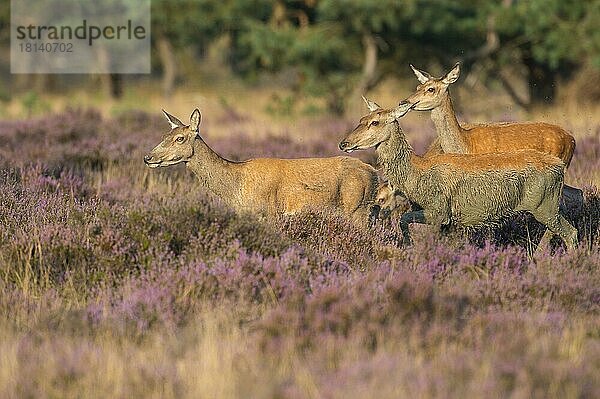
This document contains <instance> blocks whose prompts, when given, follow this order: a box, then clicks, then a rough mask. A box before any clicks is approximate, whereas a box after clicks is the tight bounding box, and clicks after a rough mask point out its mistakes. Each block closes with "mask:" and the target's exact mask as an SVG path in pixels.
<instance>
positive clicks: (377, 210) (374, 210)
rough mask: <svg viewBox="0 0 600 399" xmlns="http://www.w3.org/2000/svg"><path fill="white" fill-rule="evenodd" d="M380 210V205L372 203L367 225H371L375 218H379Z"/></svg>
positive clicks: (373, 223) (375, 220)
mask: <svg viewBox="0 0 600 399" xmlns="http://www.w3.org/2000/svg"><path fill="white" fill-rule="evenodd" d="M380 212H381V207H380V206H379V205H373V206H372V207H371V212H370V213H369V227H373V226H374V225H375V222H377V219H379V213H380Z"/></svg>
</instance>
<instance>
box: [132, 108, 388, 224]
mask: <svg viewBox="0 0 600 399" xmlns="http://www.w3.org/2000/svg"><path fill="white" fill-rule="evenodd" d="M163 113H164V114H165V117H166V118H167V121H168V122H169V124H170V125H171V130H170V131H169V132H168V133H167V134H165V135H164V137H163V139H162V141H161V142H160V143H159V144H158V145H157V146H156V147H154V149H152V151H150V153H148V155H146V156H145V157H144V162H145V163H146V165H148V166H149V167H151V168H156V167H159V166H170V165H175V164H178V163H180V162H184V163H185V164H186V166H187V167H188V168H189V169H190V170H191V171H192V172H194V174H195V175H196V177H197V178H198V180H199V181H200V184H201V185H202V186H203V187H205V188H206V189H208V190H209V191H211V192H212V193H213V194H215V195H216V196H218V197H220V198H221V199H222V200H223V201H224V202H225V203H226V204H227V205H229V206H230V207H232V208H233V209H234V210H236V211H239V212H255V213H260V214H266V215H273V214H276V213H283V214H291V213H295V212H298V211H300V210H301V209H303V208H306V207H312V208H318V209H322V208H323V207H328V208H334V209H338V210H340V211H342V212H343V213H345V214H347V215H350V216H352V217H353V218H354V219H356V220H357V221H359V222H363V221H364V222H366V221H367V220H368V219H369V217H370V216H371V215H370V212H371V211H372V209H371V207H372V205H373V200H374V195H375V190H376V189H377V184H378V177H377V172H376V171H375V169H374V168H373V167H371V166H370V165H367V164H365V163H363V162H361V161H360V160H358V159H355V158H351V157H331V158H303V159H276V158H257V159H250V160H247V161H243V162H232V161H228V160H226V159H225V158H223V157H221V156H220V155H219V154H217V153H216V152H214V151H213V150H212V149H211V148H210V147H209V146H208V145H207V144H206V143H205V142H204V140H202V138H201V137H200V134H199V126H200V121H201V115H200V111H199V110H198V109H195V110H194V112H193V113H192V115H191V116H190V124H189V126H186V125H184V124H183V123H182V122H181V121H180V120H179V119H177V118H176V117H174V116H173V115H170V114H168V113H167V112H165V111H163Z"/></svg>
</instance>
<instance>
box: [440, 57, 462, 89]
mask: <svg viewBox="0 0 600 399" xmlns="http://www.w3.org/2000/svg"><path fill="white" fill-rule="evenodd" d="M459 76H460V63H459V62H457V63H456V64H455V65H454V67H453V68H452V69H451V70H450V71H449V72H448V73H447V74H446V76H444V77H443V78H442V83H444V84H446V85H449V84H452V83H454V82H456V81H457V80H458V77H459Z"/></svg>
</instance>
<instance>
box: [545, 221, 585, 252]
mask: <svg viewBox="0 0 600 399" xmlns="http://www.w3.org/2000/svg"><path fill="white" fill-rule="evenodd" d="M534 216H535V215H534ZM536 219H537V217H536ZM538 222H542V221H541V220H539V219H538ZM542 223H543V222H542ZM544 224H545V225H546V232H545V233H544V236H543V237H542V240H541V241H540V244H539V245H538V248H537V250H536V252H538V251H539V250H540V249H541V248H542V247H543V245H548V244H549V242H550V239H551V238H552V236H553V235H554V234H556V235H557V236H559V237H560V238H561V239H562V240H563V241H564V243H565V245H566V246H567V250H569V251H572V250H574V249H575V248H576V247H577V245H578V244H579V242H578V239H577V229H576V228H575V227H573V225H571V223H569V222H568V221H567V219H565V218H564V217H563V216H562V215H559V214H556V215H554V216H552V217H550V218H548V219H547V220H546V222H545V223H544ZM542 244H543V245H542Z"/></svg>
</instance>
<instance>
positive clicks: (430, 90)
mask: <svg viewBox="0 0 600 399" xmlns="http://www.w3.org/2000/svg"><path fill="white" fill-rule="evenodd" d="M427 91H428V92H429V93H433V92H434V91H435V89H434V88H433V87H430V88H429V89H427Z"/></svg>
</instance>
